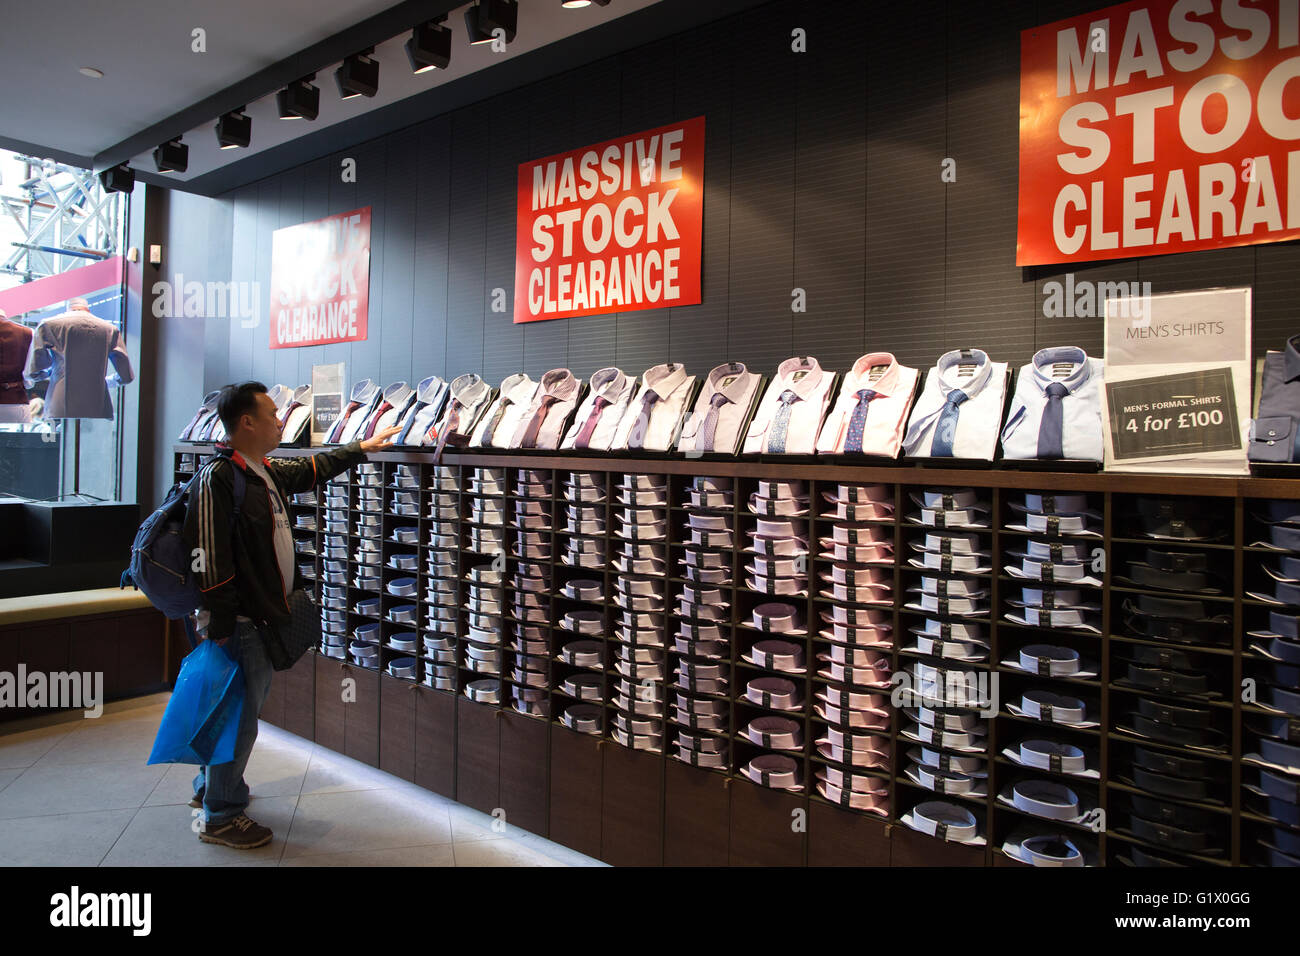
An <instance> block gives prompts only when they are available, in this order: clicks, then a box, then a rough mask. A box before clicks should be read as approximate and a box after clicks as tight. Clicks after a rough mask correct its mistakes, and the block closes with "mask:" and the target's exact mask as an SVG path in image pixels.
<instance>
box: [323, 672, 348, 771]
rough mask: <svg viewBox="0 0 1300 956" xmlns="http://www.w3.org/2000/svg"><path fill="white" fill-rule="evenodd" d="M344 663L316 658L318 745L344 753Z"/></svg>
mask: <svg viewBox="0 0 1300 956" xmlns="http://www.w3.org/2000/svg"><path fill="white" fill-rule="evenodd" d="M345 666H346V665H345V664H343V663H342V662H341V661H336V660H334V659H333V658H330V657H326V656H325V655H324V654H317V655H316V691H315V696H316V743H318V744H320V745H321V746H322V747H328V748H329V749H330V750H333V751H335V752H337V753H343V747H344V739H343V708H344V707H345V706H350V705H347V704H344V703H343V678H344V676H347V675H345V674H344V670H343V669H344V667H345Z"/></svg>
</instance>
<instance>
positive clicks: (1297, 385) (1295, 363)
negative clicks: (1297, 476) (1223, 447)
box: [1246, 335, 1300, 463]
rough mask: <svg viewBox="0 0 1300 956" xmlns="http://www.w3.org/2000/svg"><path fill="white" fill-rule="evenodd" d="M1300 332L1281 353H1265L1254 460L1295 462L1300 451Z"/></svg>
mask: <svg viewBox="0 0 1300 956" xmlns="http://www.w3.org/2000/svg"><path fill="white" fill-rule="evenodd" d="M1297 346H1300V335H1293V336H1291V338H1289V339H1287V342H1286V347H1285V349H1284V350H1283V351H1281V352H1268V353H1267V354H1266V355H1265V356H1264V374H1263V375H1262V376H1260V393H1259V414H1258V415H1257V416H1256V417H1255V418H1254V419H1252V420H1251V423H1250V425H1251V429H1250V447H1249V448H1248V449H1247V451H1246V457H1247V458H1248V459H1249V460H1250V461H1267V462H1275V463H1276V462H1294V461H1300V454H1297V451H1298V449H1297V447H1296V446H1297V438H1300V431H1298V430H1297V422H1300V352H1298V351H1297Z"/></svg>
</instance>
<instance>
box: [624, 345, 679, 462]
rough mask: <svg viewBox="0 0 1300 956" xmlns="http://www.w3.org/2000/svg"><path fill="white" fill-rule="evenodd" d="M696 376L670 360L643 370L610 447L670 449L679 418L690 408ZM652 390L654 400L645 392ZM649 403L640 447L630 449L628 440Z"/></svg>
mask: <svg viewBox="0 0 1300 956" xmlns="http://www.w3.org/2000/svg"><path fill="white" fill-rule="evenodd" d="M695 384H696V383H695V376H694V375H688V374H687V373H686V367H685V366H684V365H677V364H675V363H672V362H669V363H666V364H664V365H656V366H654V367H653V368H649V369H646V371H645V374H643V375H642V376H641V386H640V388H639V389H638V390H637V394H636V397H635V398H633V399H632V400H631V401H630V402H628V405H627V410H626V411H625V412H624V413H623V418H622V420H621V421H620V422H619V423H618V430H617V431H616V432H615V433H614V441H613V444H611V445H610V448H613V449H618V450H623V449H629V450H631V451H641V450H645V451H669V450H670V449H672V447H673V446H674V445H675V444H676V442H677V436H678V434H680V432H681V427H682V421H683V419H684V418H685V417H686V412H687V410H688V409H689V407H690V405H689V403H690V400H691V397H692V395H693V393H694V391H695ZM651 390H653V391H654V393H655V396H657V399H656V400H654V401H651V398H650V396H649V395H648V394H647V393H648V392H649V391H651ZM647 405H648V406H649V423H648V425H647V427H646V430H645V436H644V438H643V439H642V441H641V444H640V445H639V446H636V445H633V446H631V447H630V448H629V445H628V440H629V438H630V437H631V436H632V432H633V428H634V427H635V425H636V421H637V419H638V418H639V417H640V416H641V410H642V409H643V408H645V407H647Z"/></svg>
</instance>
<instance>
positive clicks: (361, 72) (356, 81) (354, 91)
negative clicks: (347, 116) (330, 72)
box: [334, 47, 379, 100]
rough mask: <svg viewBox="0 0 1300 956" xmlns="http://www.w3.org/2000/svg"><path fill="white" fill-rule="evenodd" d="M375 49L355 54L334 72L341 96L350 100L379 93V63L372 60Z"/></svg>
mask: <svg viewBox="0 0 1300 956" xmlns="http://www.w3.org/2000/svg"><path fill="white" fill-rule="evenodd" d="M374 52H375V51H374V48H373V47H372V48H371V49H369V50H362V51H361V52H360V53H354V54H352V56H350V57H348V58H347V59H346V60H344V61H343V65H342V66H340V67H339V68H338V69H337V70H335V71H334V81H335V82H336V83H338V85H339V96H341V97H343V99H345V100H350V99H352V97H354V96H374V95H375V94H376V93H378V92H379V61H378V60H375V59H372V58H371V56H370V55H371V54H372V53H374Z"/></svg>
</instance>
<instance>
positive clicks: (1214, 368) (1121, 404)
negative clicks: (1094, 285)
mask: <svg viewBox="0 0 1300 956" xmlns="http://www.w3.org/2000/svg"><path fill="white" fill-rule="evenodd" d="M1250 299H1251V292H1250V289H1244V288H1243V289H1211V290H1207V291H1202V292H1178V293H1171V294H1167V295H1154V296H1144V297H1131V298H1118V299H1108V300H1107V302H1106V401H1105V402H1104V403H1103V412H1104V414H1105V415H1106V429H1107V433H1106V468H1107V470H1115V471H1152V470H1158V471H1171V470H1172V471H1183V472H1191V473H1201V474H1229V475H1232V474H1236V475H1239V474H1245V473H1246V472H1247V470H1248V469H1247V465H1246V445H1247V444H1248V441H1249V436H1248V433H1249V428H1250V404H1249V403H1250V309H1251V304H1250Z"/></svg>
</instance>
